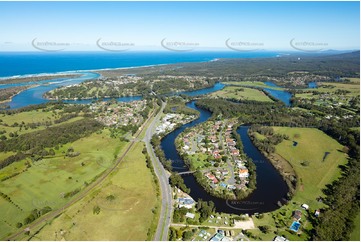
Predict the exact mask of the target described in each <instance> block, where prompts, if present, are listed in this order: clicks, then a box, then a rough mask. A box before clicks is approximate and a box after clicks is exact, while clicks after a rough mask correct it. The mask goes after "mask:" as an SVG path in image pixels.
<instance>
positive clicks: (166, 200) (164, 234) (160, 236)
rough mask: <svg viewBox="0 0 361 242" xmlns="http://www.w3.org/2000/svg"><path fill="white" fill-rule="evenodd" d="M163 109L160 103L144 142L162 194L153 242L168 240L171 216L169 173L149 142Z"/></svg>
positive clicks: (163, 104)
mask: <svg viewBox="0 0 361 242" xmlns="http://www.w3.org/2000/svg"><path fill="white" fill-rule="evenodd" d="M164 107H165V103H162V108H161V110H160V111H159V113H158V114H157V116H155V118H154V119H153V121H152V123H151V124H150V125H149V126H148V129H147V131H146V134H145V137H144V142H145V145H146V147H147V152H148V154H149V156H150V158H151V159H152V163H153V167H154V171H155V174H156V176H157V177H158V180H159V184H160V190H161V194H162V198H161V202H162V204H161V210H160V218H159V222H158V227H157V231H156V233H155V235H154V240H157V241H159V240H163V241H165V240H168V230H169V225H170V220H171V215H172V208H173V206H172V190H171V187H170V185H169V181H168V179H169V173H168V172H167V171H166V170H165V169H164V167H163V165H162V164H161V163H160V161H159V159H158V157H157V156H156V155H155V153H154V150H153V147H152V145H151V144H150V140H151V139H152V136H153V134H154V130H155V128H156V127H155V126H156V124H157V122H158V121H159V119H160V116H161V114H162V112H163V109H164Z"/></svg>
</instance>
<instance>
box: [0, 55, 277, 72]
mask: <svg viewBox="0 0 361 242" xmlns="http://www.w3.org/2000/svg"><path fill="white" fill-rule="evenodd" d="M277 55H278V53H276V52H237V51H220V52H216V51H208V52H207V51H190V52H172V51H148V52H134V51H129V52H122V53H115V52H105V51H104V52H56V53H49V52H0V77H9V76H18V75H33V74H44V73H46V74H51V73H57V72H67V71H84V70H97V69H108V68H126V67H139V66H149V65H161V64H172V63H181V62H205V61H212V60H216V59H219V58H259V57H276V56H277Z"/></svg>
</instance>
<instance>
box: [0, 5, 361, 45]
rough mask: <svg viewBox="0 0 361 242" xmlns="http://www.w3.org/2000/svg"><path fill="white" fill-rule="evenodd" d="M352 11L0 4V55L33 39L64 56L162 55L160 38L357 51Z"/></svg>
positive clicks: (329, 7) (344, 8)
mask: <svg viewBox="0 0 361 242" xmlns="http://www.w3.org/2000/svg"><path fill="white" fill-rule="evenodd" d="M359 4H360V3H359V2H0V29H1V35H0V51H14V50H21V51H28V50H30V51H31V50H34V47H33V46H32V45H31V42H32V41H33V40H34V39H35V38H36V41H37V42H36V43H37V44H39V42H52V43H60V44H67V46H66V49H67V50H99V48H98V46H97V45H96V41H97V40H99V39H101V42H100V43H103V44H104V42H107V43H109V42H116V43H125V44H128V45H130V46H131V48H133V49H156V48H158V49H159V48H162V47H161V45H160V42H161V40H162V39H166V41H170V42H187V43H188V44H190V45H193V46H191V47H195V46H196V47H197V48H200V49H202V48H205V49H214V48H226V45H225V41H226V40H227V39H229V38H230V41H233V42H236V43H239V42H242V43H248V44H250V43H251V44H254V43H256V44H257V45H259V46H261V48H262V49H266V50H289V49H291V45H290V41H291V40H292V39H294V41H307V42H316V43H323V47H324V48H325V49H359V42H360V39H359V36H360V22H359V19H360V6H359ZM40 44H41V43H40ZM98 44H99V43H98ZM105 44H106V43H105ZM244 45H245V44H243V46H242V48H248V47H249V46H244ZM49 48H50V47H49ZM51 48H55V47H54V46H51ZM111 48H115V47H114V46H113V47H112V46H111ZM117 48H120V47H119V46H117Z"/></svg>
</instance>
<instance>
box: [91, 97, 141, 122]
mask: <svg viewBox="0 0 361 242" xmlns="http://www.w3.org/2000/svg"><path fill="white" fill-rule="evenodd" d="M146 108H147V100H140V101H133V102H129V103H126V102H112V101H101V102H95V103H92V104H91V105H90V110H92V111H93V113H95V114H96V118H95V119H96V120H98V121H99V122H101V123H103V124H104V125H106V126H117V127H121V126H128V125H135V126H139V125H141V124H142V123H143V122H144V117H143V116H144V115H142V113H143V112H144V111H145V110H146Z"/></svg>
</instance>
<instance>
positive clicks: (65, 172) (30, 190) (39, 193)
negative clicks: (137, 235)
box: [0, 130, 126, 238]
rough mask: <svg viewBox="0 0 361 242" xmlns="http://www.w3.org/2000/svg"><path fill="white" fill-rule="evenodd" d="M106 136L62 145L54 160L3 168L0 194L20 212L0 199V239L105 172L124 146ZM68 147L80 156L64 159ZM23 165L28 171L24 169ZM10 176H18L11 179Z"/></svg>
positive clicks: (59, 205) (53, 207)
mask: <svg viewBox="0 0 361 242" xmlns="http://www.w3.org/2000/svg"><path fill="white" fill-rule="evenodd" d="M109 134H110V132H109V131H108V130H103V131H102V133H93V134H92V135H90V136H88V137H85V138H81V139H79V140H77V141H75V142H73V143H68V144H66V145H63V146H62V147H60V148H59V150H58V151H56V155H55V156H54V157H51V158H44V159H42V160H40V161H37V162H34V163H32V162H31V161H30V160H28V161H25V160H22V161H19V162H15V163H13V164H11V165H9V166H7V167H5V168H3V169H2V170H1V172H0V178H1V179H4V178H7V179H6V180H4V181H2V182H1V184H0V191H1V192H3V193H4V194H6V195H8V196H9V197H11V199H12V201H13V202H14V204H16V205H18V206H19V208H21V209H22V210H21V209H19V208H17V207H16V206H14V205H13V204H11V203H9V202H8V201H6V200H5V199H3V198H0V206H1V207H2V208H3V210H2V211H5V213H4V214H2V216H1V220H0V238H4V237H5V236H7V235H8V234H10V233H11V232H14V231H15V230H16V224H17V223H18V222H21V223H23V221H24V219H25V218H26V217H27V216H29V214H30V213H31V211H32V210H33V209H38V210H40V209H42V208H44V207H46V206H49V207H51V209H53V210H55V209H57V208H59V207H61V206H62V205H63V204H65V203H66V202H67V201H69V199H70V197H71V195H69V196H67V194H69V193H71V192H75V193H76V191H77V190H78V189H81V188H82V187H84V186H86V184H88V183H90V182H92V180H93V179H94V178H95V177H96V176H98V175H99V174H101V173H102V172H103V171H104V170H106V169H107V168H108V167H109V166H110V165H111V164H112V162H113V161H114V159H115V157H117V155H118V153H119V152H120V150H121V149H122V147H124V145H125V144H126V143H125V142H121V141H119V139H113V138H110V137H109ZM70 147H72V148H73V149H74V151H75V152H79V153H80V155H78V156H76V157H66V156H65V153H66V151H67V150H68V149H69V148H70ZM26 162H29V163H30V164H31V167H28V168H27V165H26ZM14 173H20V174H18V175H15V176H14V177H12V175H14ZM9 177H11V178H9Z"/></svg>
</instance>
